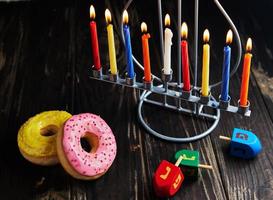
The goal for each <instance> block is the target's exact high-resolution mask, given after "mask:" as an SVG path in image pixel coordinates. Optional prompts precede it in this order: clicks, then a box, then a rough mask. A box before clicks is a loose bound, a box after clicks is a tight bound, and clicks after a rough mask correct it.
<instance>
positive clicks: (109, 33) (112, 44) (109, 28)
mask: <svg viewBox="0 0 273 200" xmlns="http://www.w3.org/2000/svg"><path fill="white" fill-rule="evenodd" d="M105 20H106V23H107V37H108V51H109V60H110V72H111V74H117V71H118V70H117V61H116V49H115V40H114V31H113V25H112V24H111V21H112V18H111V13H110V11H109V10H108V9H106V10H105Z"/></svg>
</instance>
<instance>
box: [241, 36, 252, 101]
mask: <svg viewBox="0 0 273 200" xmlns="http://www.w3.org/2000/svg"><path fill="white" fill-rule="evenodd" d="M251 50H252V40H251V38H248V40H247V44H246V54H245V57H244V65H243V75H242V84H241V93H240V106H247V101H248V100H247V99H248V85H249V77H250V66H251V58H252V54H251Z"/></svg>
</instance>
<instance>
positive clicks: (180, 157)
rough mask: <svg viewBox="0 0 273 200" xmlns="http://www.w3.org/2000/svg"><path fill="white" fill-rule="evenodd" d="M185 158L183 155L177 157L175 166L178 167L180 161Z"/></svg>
mask: <svg viewBox="0 0 273 200" xmlns="http://www.w3.org/2000/svg"><path fill="white" fill-rule="evenodd" d="M182 160H183V156H179V158H178V159H177V161H176V163H175V166H176V167H178V166H179V165H180V163H181V162H182Z"/></svg>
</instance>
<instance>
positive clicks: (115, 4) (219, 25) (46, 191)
mask: <svg viewBox="0 0 273 200" xmlns="http://www.w3.org/2000/svg"><path fill="white" fill-rule="evenodd" d="M89 3H90V1H82V0H80V1H76V0H71V1H68V2H66V3H59V2H58V3H54V4H53V3H48V2H46V1H45V2H32V3H31V2H25V3H11V4H5V3H2V4H0V13H1V16H0V97H1V98H0V127H1V139H0V150H1V152H2V155H1V158H0V177H1V178H0V188H1V189H0V191H1V192H0V195H1V199H103V200H104V199H156V197H155V195H154V192H153V188H152V176H153V173H154V171H155V169H156V168H157V166H158V164H159V162H160V161H161V160H163V159H166V160H170V159H171V157H172V156H173V155H174V153H175V152H176V151H177V150H179V149H183V148H186V149H194V150H198V151H200V154H201V162H202V163H208V164H211V165H212V166H213V168H214V169H213V171H210V170H200V172H199V176H200V177H199V179H198V181H192V182H189V181H186V182H184V183H183V186H182V188H181V190H180V191H179V192H178V193H177V195H176V196H175V197H173V199H272V198H273V178H272V177H273V164H272V163H273V147H272V142H271V141H272V139H273V122H272V119H273V103H272V100H273V87H272V85H273V78H272V76H273V68H272V64H273V61H272V60H273V56H272V49H273V40H272V33H273V28H272V26H271V25H270V23H271V19H272V17H273V14H272V12H271V10H272V8H273V3H272V2H271V1H266V0H260V1H258V2H257V1H254V0H252V1H244V2H241V1H238V2H237V4H235V2H232V3H231V2H230V3H229V2H223V3H224V6H225V8H226V9H227V11H228V12H229V13H230V16H231V17H232V19H233V20H234V22H235V23H236V24H237V25H238V29H239V32H240V34H241V36H242V42H243V44H245V42H246V39H247V37H248V36H251V37H252V38H253V41H254V50H253V55H254V60H253V66H252V74H251V79H250V91H249V100H250V102H251V109H252V115H251V117H250V118H244V117H242V116H240V115H234V114H230V113H222V114H221V120H220V123H219V125H218V127H217V128H216V130H215V131H213V133H212V134H211V135H210V136H208V137H206V138H205V139H203V140H200V141H198V142H194V143H191V144H174V143H168V142H164V141H161V140H159V139H157V138H155V137H153V136H151V135H149V134H147V132H146V131H145V130H144V129H143V127H142V126H140V124H139V122H138V120H137V110H136V108H137V102H138V99H137V91H136V90H133V89H129V88H126V87H119V86H115V85H112V84H107V83H101V82H98V81H95V80H90V79H89V78H88V76H89V74H88V70H89V69H90V66H91V64H92V58H91V49H90V37H89V28H88V22H89V6H90V4H89ZM94 4H95V7H96V12H97V24H98V29H99V41H100V48H101V55H102V63H103V65H104V66H105V65H108V63H109V60H108V56H107V55H108V53H107V51H108V50H107V40H106V30H105V21H104V9H105V8H106V7H108V8H109V9H110V10H111V11H112V15H113V22H114V24H115V39H116V42H117V43H116V47H117V54H118V55H117V60H118V64H119V68H120V72H121V73H123V72H124V69H125V67H124V66H125V59H124V48H123V46H122V44H121V43H120V41H121V35H120V32H119V27H117V26H116V25H117V24H119V22H120V20H121V19H120V16H121V12H122V9H123V6H124V4H125V3H122V2H119V1H108V0H106V1H105V2H100V1H96V2H95V3H94ZM200 4H201V8H200V12H201V17H200V30H201V32H202V30H204V29H205V28H209V30H210V32H211V49H212V55H211V68H212V69H211V82H213V81H219V80H220V79H221V70H222V54H223V53H222V52H223V45H224V41H225V34H226V31H227V29H228V24H227V22H226V21H225V20H224V18H223V17H222V16H221V15H220V12H219V11H218V10H217V9H216V7H215V5H214V4H213V1H201V2H200ZM128 11H129V14H130V21H131V28H132V38H133V40H132V43H133V44H132V45H133V52H134V54H135V55H136V57H137V58H138V59H141V58H142V57H141V40H140V23H141V21H143V20H144V21H146V22H147V24H148V29H149V30H150V31H151V34H152V39H151V55H152V58H151V60H152V70H153V72H154V73H155V74H157V75H159V72H160V69H161V67H162V66H160V57H159V50H158V48H159V45H158V44H159V40H158V28H157V27H158V26H157V18H156V1H155V0H153V1H147V0H146V1H144V0H139V1H137V3H134V4H133V6H132V7H130V9H129V10H128ZM192 11H193V2H192V1H187V2H185V3H184V2H183V19H184V20H186V21H187V22H188V25H189V43H190V53H191V55H192V51H193V49H192V47H193V46H192V42H193V19H192V16H193V12H192ZM166 12H169V13H171V17H172V20H173V21H172V22H173V23H172V24H173V25H174V24H175V23H176V21H175V18H176V17H174V16H175V13H176V5H175V4H172V3H169V4H168V5H167V3H166V2H165V3H164V5H163V13H164V14H165V13H166ZM267 13H269V14H267ZM201 34H202V33H200V38H201ZM174 43H175V41H174ZM234 47H235V45H234ZM233 49H234V51H233V55H234V56H233V61H232V62H233V63H234V58H235V55H236V50H235V48H233ZM174 51H175V47H174ZM173 59H174V60H175V54H174V57H173ZM190 59H191V62H192V61H193V58H192V57H191V58H190ZM200 59H201V43H200V44H199V60H200ZM199 63H200V62H199ZM173 66H174V67H173V68H175V66H176V62H175V61H174V62H173ZM198 70H199V72H201V65H200V64H199V66H198ZM137 74H140V76H139V78H141V77H142V73H141V71H139V70H137ZM199 75H200V73H199ZM240 77H241V67H240V69H239V71H238V72H237V73H236V74H235V76H234V77H232V79H231V82H230V88H231V89H230V90H231V91H230V95H231V96H232V103H233V104H236V103H237V100H238V98H239V90H240ZM200 81H201V78H200V77H199V84H200ZM219 91H220V88H219V87H218V88H217V89H216V90H215V91H214V94H215V95H217V96H218V94H219ZM55 109H60V110H67V111H69V112H71V113H73V114H77V113H82V112H92V113H95V114H98V115H100V116H101V117H102V118H104V119H105V120H106V121H107V122H108V124H109V126H110V127H111V128H112V130H113V132H114V134H115V137H116V140H117V146H118V152H117V157H116V159H115V161H114V163H113V165H112V167H111V168H110V170H109V172H107V174H105V175H104V176H103V177H102V178H100V179H98V180H96V181H90V182H85V181H79V180H76V179H73V178H72V177H70V176H69V175H68V174H66V173H65V172H64V170H63V169H62V167H61V166H60V165H58V166H54V167H40V166H36V165H33V164H31V163H29V162H28V161H26V160H25V159H23V157H22V156H21V155H20V153H19V150H18V147H17V132H18V129H19V127H20V125H21V124H22V123H24V122H25V121H26V120H27V119H28V118H29V117H31V116H33V115H35V114H37V113H39V112H42V111H45V110H55ZM144 112H145V114H146V115H147V116H148V117H147V119H146V120H148V122H149V123H150V124H151V126H152V127H154V128H155V129H156V130H160V131H163V132H166V133H169V134H170V135H173V136H178V135H184V136H185V135H193V134H195V132H200V131H204V130H206V129H207V127H208V126H209V125H210V122H208V121H204V120H199V119H195V118H192V117H187V116H183V115H179V114H175V113H172V112H170V111H168V110H160V109H158V108H157V107H154V106H145V107H144ZM234 127H239V128H243V129H248V130H251V131H253V132H254V133H256V134H257V135H258V136H259V137H260V139H261V142H262V144H263V151H262V153H261V154H260V155H259V156H258V157H257V158H256V159H254V160H240V159H237V158H233V157H230V156H229V155H228V153H227V144H226V143H225V142H223V141H220V140H219V139H218V136H219V135H220V134H221V135H226V136H230V135H231V132H232V130H233V128H234Z"/></svg>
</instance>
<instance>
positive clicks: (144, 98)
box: [138, 91, 220, 143]
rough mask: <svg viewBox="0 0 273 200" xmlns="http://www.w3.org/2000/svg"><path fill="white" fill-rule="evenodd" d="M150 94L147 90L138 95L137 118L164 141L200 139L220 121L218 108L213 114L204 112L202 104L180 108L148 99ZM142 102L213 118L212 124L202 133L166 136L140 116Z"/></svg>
mask: <svg viewBox="0 0 273 200" xmlns="http://www.w3.org/2000/svg"><path fill="white" fill-rule="evenodd" d="M150 94H152V92H150V91H149V92H148V91H144V92H142V94H141V96H140V102H139V104H138V118H139V121H140V123H141V124H142V126H143V127H144V128H145V129H146V130H147V131H148V133H149V134H152V135H153V136H155V137H158V138H160V139H162V140H166V141H169V142H181V143H187V142H194V141H197V140H200V139H202V138H204V137H206V136H208V135H209V134H210V133H211V132H212V131H213V130H214V129H215V128H216V127H217V125H218V123H219V121H220V110H219V109H216V115H213V114H209V113H205V112H204V111H203V108H204V106H203V105H198V104H195V105H198V108H197V109H193V110H191V109H186V108H182V107H177V106H173V105H169V104H166V103H161V102H158V101H153V100H150V99H148V96H149V95H150ZM211 98H212V99H214V98H213V97H212V96H211ZM143 103H149V104H152V105H156V106H159V107H164V108H168V109H171V110H176V111H178V112H182V113H186V114H189V115H194V116H196V117H200V118H203V119H209V120H213V121H214V122H213V124H212V125H211V127H210V128H208V129H207V130H206V131H204V132H202V133H196V134H195V135H194V136H190V137H171V136H168V134H162V133H159V132H157V131H155V130H154V129H153V128H151V126H150V125H149V124H147V123H146V122H145V120H144V118H143V116H142V106H143Z"/></svg>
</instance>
